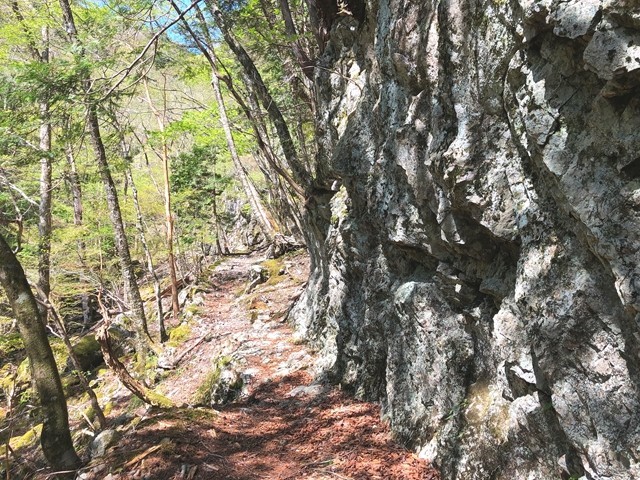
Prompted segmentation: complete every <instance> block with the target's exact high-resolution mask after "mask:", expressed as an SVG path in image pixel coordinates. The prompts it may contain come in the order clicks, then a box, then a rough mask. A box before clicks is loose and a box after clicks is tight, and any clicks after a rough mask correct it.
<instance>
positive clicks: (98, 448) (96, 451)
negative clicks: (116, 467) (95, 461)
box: [91, 429, 121, 458]
mask: <svg viewBox="0 0 640 480" xmlns="http://www.w3.org/2000/svg"><path fill="white" fill-rule="evenodd" d="M120 437H121V435H120V433H118V432H117V431H116V430H111V429H108V430H103V431H102V432H100V433H99V434H98V435H97V436H96V438H94V439H93V441H92V442H91V458H96V457H101V456H103V455H104V454H105V452H106V451H107V449H108V448H109V447H111V446H112V445H114V444H115V443H116V442H117V441H118V440H120Z"/></svg>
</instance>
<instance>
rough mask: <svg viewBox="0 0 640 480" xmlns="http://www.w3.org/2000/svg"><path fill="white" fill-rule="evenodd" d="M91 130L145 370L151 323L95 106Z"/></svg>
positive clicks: (90, 118)
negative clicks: (132, 257)
mask: <svg viewBox="0 0 640 480" xmlns="http://www.w3.org/2000/svg"><path fill="white" fill-rule="evenodd" d="M87 126H88V129H89V135H90V136H91V143H92V145H93V150H94V153H95V155H96V160H97V162H98V170H99V172H100V178H101V179H102V184H103V186H104V190H105V194H106V197H107V205H108V208H109V217H110V219H111V224H112V225H113V230H114V234H115V247H116V252H117V254H118V259H119V260H120V268H121V270H122V278H123V280H124V288H125V293H126V296H127V299H128V301H129V304H130V307H131V310H132V312H133V326H134V328H135V330H136V353H137V354H138V370H140V371H141V370H142V369H144V366H145V363H146V356H147V351H148V344H147V339H150V338H151V337H150V336H149V330H148V328H147V319H146V316H145V313H144V303H143V302H142V297H141V296H140V290H139V289H138V282H137V280H136V276H135V271H134V269H133V263H132V262H131V253H130V250H129V242H128V240H127V235H126V232H125V228H124V222H123V221H122V213H121V212H120V203H119V201H118V192H117V191H116V186H115V184H114V182H113V178H112V177H111V171H110V169H109V164H108V162H107V154H106V151H105V149H104V143H103V142H102V136H101V134H100V124H99V122H98V113H97V111H96V107H95V105H91V104H90V105H89V107H88V112H87Z"/></svg>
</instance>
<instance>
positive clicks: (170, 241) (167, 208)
mask: <svg viewBox="0 0 640 480" xmlns="http://www.w3.org/2000/svg"><path fill="white" fill-rule="evenodd" d="M165 87H166V85H165ZM144 89H145V93H146V95H147V103H148V104H149V108H150V109H151V111H153V114H154V115H155V117H156V121H157V122H158V128H159V130H160V132H161V133H162V173H163V180H164V216H165V224H166V229H167V232H166V235H167V257H168V262H169V277H170V279H171V307H172V308H171V310H172V312H173V320H174V321H175V322H177V321H178V315H179V314H180V301H179V300H178V277H177V276H176V258H175V255H174V251H173V247H174V243H175V242H174V235H175V226H174V222H173V213H172V212H171V184H170V183H169V180H170V178H169V151H168V148H167V139H166V137H165V135H164V132H165V115H166V111H167V104H166V97H165V98H164V113H160V112H159V111H158V109H157V108H156V107H155V105H154V104H153V101H152V100H151V93H150V92H149V84H148V83H147V79H146V78H145V79H144ZM164 91H165V90H163V92H164ZM165 335H166V334H165Z"/></svg>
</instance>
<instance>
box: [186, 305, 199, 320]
mask: <svg viewBox="0 0 640 480" xmlns="http://www.w3.org/2000/svg"><path fill="white" fill-rule="evenodd" d="M184 313H185V314H186V315H190V316H192V317H193V316H196V315H201V314H202V307H201V306H199V305H195V304H193V303H190V304H189V305H187V307H186V308H185V309H184Z"/></svg>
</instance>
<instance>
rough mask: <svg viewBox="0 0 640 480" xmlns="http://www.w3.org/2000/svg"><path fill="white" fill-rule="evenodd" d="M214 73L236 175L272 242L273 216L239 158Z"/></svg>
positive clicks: (217, 100) (215, 90)
mask: <svg viewBox="0 0 640 480" xmlns="http://www.w3.org/2000/svg"><path fill="white" fill-rule="evenodd" d="M212 69H213V72H212V75H211V85H212V86H213V94H214V96H215V98H216V102H217V104H218V113H219V115H220V124H221V125H222V129H223V130H224V135H225V137H226V139H227V146H228V148H229V153H230V154H231V160H232V161H233V166H234V168H235V171H236V175H237V176H238V178H239V180H240V183H241V184H242V188H243V189H244V191H245V194H246V195H247V199H248V200H249V205H251V209H252V210H253V212H254V214H255V216H256V219H257V220H258V223H259V224H260V226H261V227H262V232H263V233H264V235H265V237H267V241H269V242H271V241H272V240H273V237H274V235H275V234H276V232H277V227H276V225H275V222H274V220H273V218H272V217H271V215H269V213H268V212H267V210H266V208H265V207H264V205H263V204H262V200H261V199H260V196H259V195H258V192H257V191H256V187H255V186H254V185H253V183H252V182H251V179H250V178H249V174H248V173H247V170H246V169H245V168H244V165H243V164H242V162H241V161H240V157H239V156H238V151H237V150H236V145H235V142H234V140H233V135H232V133H231V127H230V126H229V118H228V117H227V109H226V107H225V105H224V99H223V98H222V93H221V92H220V81H219V80H218V72H217V71H216V69H215V65H214V66H212Z"/></svg>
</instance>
